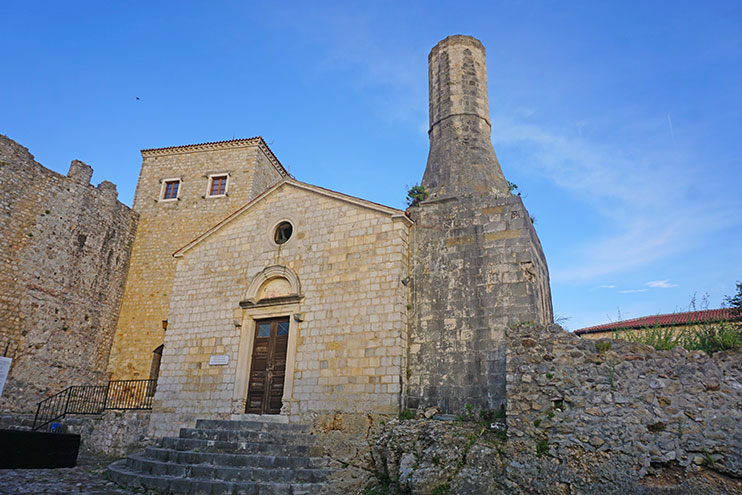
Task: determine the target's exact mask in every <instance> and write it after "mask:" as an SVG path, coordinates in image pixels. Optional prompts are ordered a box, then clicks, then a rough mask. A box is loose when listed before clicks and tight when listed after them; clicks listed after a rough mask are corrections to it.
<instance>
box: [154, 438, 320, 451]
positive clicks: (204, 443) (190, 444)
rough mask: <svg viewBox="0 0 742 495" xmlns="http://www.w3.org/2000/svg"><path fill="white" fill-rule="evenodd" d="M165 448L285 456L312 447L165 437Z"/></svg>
mask: <svg viewBox="0 0 742 495" xmlns="http://www.w3.org/2000/svg"><path fill="white" fill-rule="evenodd" d="M160 446H161V447H163V448H165V449H173V450H181V451H186V450H190V451H194V452H224V453H243V454H266V455H284V456H307V455H309V452H310V449H309V446H307V445H286V444H280V443H262V442H261V443H253V442H247V441H239V442H228V441H221V440H204V439H201V438H172V437H164V438H163V439H162V443H161V445H160Z"/></svg>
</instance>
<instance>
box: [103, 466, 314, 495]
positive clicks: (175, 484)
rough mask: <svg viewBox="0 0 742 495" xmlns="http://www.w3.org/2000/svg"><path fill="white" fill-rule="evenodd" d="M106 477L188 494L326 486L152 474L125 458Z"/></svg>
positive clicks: (283, 493)
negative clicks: (127, 462)
mask: <svg viewBox="0 0 742 495" xmlns="http://www.w3.org/2000/svg"><path fill="white" fill-rule="evenodd" d="M108 476H109V477H110V478H111V480H112V481H114V482H115V483H117V484H119V485H122V486H126V487H129V488H132V489H146V490H152V491H154V492H159V493H187V494H189V495H309V494H312V493H318V492H319V491H321V490H322V489H323V488H324V487H325V486H326V485H324V484H322V483H281V482H271V481H237V482H231V481H223V480H205V479H194V478H183V477H176V476H169V475H152V474H145V473H141V472H137V471H133V470H131V469H129V468H128V467H127V466H126V460H124V459H122V460H120V461H116V462H114V463H113V464H111V465H110V466H109V467H108Z"/></svg>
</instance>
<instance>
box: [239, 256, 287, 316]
mask: <svg viewBox="0 0 742 495" xmlns="http://www.w3.org/2000/svg"><path fill="white" fill-rule="evenodd" d="M276 278H283V279H284V280H286V281H287V282H288V283H289V285H290V286H291V293H290V294H288V295H285V296H281V297H278V298H267V299H266V298H263V299H259V297H260V289H261V288H263V286H264V285H265V284H266V283H268V282H270V281H271V280H273V279H276ZM301 298H302V295H301V284H300V283H299V277H298V276H297V275H296V272H294V270H292V269H291V268H289V267H288V266H285V265H271V266H268V267H266V268H264V269H263V270H261V271H260V273H258V274H257V275H255V276H254V277H253V278H252V280H251V281H250V284H249V285H248V286H247V290H246V291H245V296H244V298H243V300H242V301H241V302H240V306H241V307H243V308H247V307H254V306H258V305H261V306H262V305H274V304H281V303H283V304H286V303H290V302H298V301H299V300H300V299H301ZM279 299H280V300H279Z"/></svg>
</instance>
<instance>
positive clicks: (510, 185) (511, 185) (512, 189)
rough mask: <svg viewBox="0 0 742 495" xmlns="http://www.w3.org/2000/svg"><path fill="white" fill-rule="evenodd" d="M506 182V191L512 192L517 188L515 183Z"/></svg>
mask: <svg viewBox="0 0 742 495" xmlns="http://www.w3.org/2000/svg"><path fill="white" fill-rule="evenodd" d="M507 183H508V192H513V191H517V190H518V184H516V183H515V182H510V181H507Z"/></svg>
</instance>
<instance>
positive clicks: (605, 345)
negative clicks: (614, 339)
mask: <svg viewBox="0 0 742 495" xmlns="http://www.w3.org/2000/svg"><path fill="white" fill-rule="evenodd" d="M595 350H596V351H598V352H599V353H601V354H603V353H606V352H608V351H610V350H611V343H610V342H608V341H607V340H599V341H597V342H596V343H595Z"/></svg>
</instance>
